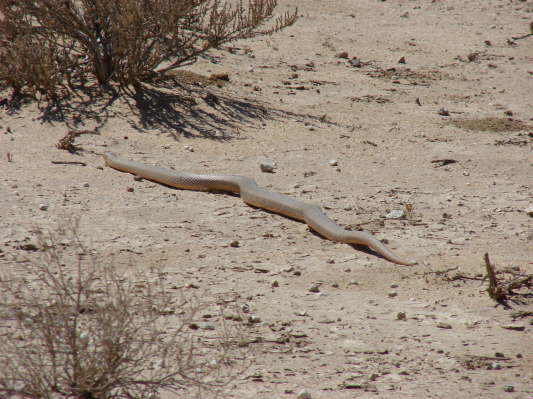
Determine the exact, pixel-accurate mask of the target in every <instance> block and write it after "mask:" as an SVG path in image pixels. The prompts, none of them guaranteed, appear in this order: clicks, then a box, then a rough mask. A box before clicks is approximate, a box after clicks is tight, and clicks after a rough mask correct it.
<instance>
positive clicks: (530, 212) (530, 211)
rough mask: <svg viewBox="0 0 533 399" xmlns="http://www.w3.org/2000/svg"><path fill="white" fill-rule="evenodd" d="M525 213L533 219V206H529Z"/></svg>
mask: <svg viewBox="0 0 533 399" xmlns="http://www.w3.org/2000/svg"><path fill="white" fill-rule="evenodd" d="M524 212H525V213H527V214H528V215H529V216H531V217H533V205H532V206H528V207H527V208H526V209H524Z"/></svg>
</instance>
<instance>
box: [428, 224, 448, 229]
mask: <svg viewBox="0 0 533 399" xmlns="http://www.w3.org/2000/svg"><path fill="white" fill-rule="evenodd" d="M429 229H430V230H431V231H442V230H445V229H446V225H444V224H441V223H435V224H432V225H431V226H429Z"/></svg>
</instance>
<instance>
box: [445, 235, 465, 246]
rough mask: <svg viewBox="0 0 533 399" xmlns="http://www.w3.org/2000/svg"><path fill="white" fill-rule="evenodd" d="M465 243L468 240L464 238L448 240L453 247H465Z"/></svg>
mask: <svg viewBox="0 0 533 399" xmlns="http://www.w3.org/2000/svg"><path fill="white" fill-rule="evenodd" d="M465 242H466V238H463V237H457V238H451V239H449V240H448V243H449V244H453V245H465Z"/></svg>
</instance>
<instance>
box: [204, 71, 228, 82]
mask: <svg viewBox="0 0 533 399" xmlns="http://www.w3.org/2000/svg"><path fill="white" fill-rule="evenodd" d="M209 79H211V80H224V81H226V82H229V74H227V73H224V72H222V73H212V74H211V76H209Z"/></svg>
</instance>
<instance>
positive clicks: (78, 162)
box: [52, 161, 87, 166]
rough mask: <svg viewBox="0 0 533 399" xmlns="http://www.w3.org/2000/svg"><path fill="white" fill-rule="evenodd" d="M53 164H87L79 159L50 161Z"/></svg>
mask: <svg viewBox="0 0 533 399" xmlns="http://www.w3.org/2000/svg"><path fill="white" fill-rule="evenodd" d="M52 163H53V164H54V165H81V166H87V164H86V163H85V162H80V161H52Z"/></svg>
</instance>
